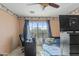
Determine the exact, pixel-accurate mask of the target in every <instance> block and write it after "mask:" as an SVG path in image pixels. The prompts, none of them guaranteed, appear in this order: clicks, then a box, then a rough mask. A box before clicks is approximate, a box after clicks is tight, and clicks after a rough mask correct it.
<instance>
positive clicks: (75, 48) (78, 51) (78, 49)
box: [70, 45, 79, 54]
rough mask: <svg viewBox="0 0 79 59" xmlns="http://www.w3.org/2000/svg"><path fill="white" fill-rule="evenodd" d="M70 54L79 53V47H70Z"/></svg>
mask: <svg viewBox="0 0 79 59" xmlns="http://www.w3.org/2000/svg"><path fill="white" fill-rule="evenodd" d="M70 53H75V54H76V53H79V45H70Z"/></svg>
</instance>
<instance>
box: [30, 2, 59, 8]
mask: <svg viewBox="0 0 79 59" xmlns="http://www.w3.org/2000/svg"><path fill="white" fill-rule="evenodd" d="M35 4H40V5H42V6H43V9H45V7H47V6H48V5H49V6H51V7H53V8H59V7H60V6H59V5H58V4H56V3H33V4H31V5H35Z"/></svg>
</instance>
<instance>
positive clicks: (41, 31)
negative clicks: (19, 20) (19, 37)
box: [27, 21, 48, 38]
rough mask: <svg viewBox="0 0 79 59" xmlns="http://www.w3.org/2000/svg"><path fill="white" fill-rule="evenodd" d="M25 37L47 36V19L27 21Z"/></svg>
mask: <svg viewBox="0 0 79 59" xmlns="http://www.w3.org/2000/svg"><path fill="white" fill-rule="evenodd" d="M27 29H28V30H27V32H28V33H27V38H32V37H33V36H34V37H36V38H44V37H45V38H47V37H48V23H47V21H29V23H28V25H27Z"/></svg>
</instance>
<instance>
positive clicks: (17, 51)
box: [8, 47, 24, 56]
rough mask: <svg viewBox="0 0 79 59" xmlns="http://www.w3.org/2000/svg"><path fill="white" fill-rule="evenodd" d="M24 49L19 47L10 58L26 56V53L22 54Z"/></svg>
mask: <svg viewBox="0 0 79 59" xmlns="http://www.w3.org/2000/svg"><path fill="white" fill-rule="evenodd" d="M22 49H23V47H18V48H16V49H15V50H13V51H12V52H11V53H10V54H8V56H24V53H23V52H22Z"/></svg>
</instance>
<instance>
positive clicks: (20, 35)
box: [19, 34, 24, 46]
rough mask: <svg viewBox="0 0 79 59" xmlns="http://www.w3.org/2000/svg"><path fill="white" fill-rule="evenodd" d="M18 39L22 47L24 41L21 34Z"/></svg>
mask: <svg viewBox="0 0 79 59" xmlns="http://www.w3.org/2000/svg"><path fill="white" fill-rule="evenodd" d="M19 38H20V40H21V44H22V46H24V40H23V36H22V34H20V35H19Z"/></svg>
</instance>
